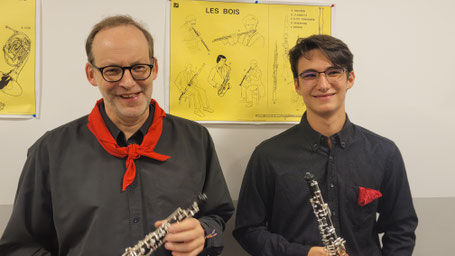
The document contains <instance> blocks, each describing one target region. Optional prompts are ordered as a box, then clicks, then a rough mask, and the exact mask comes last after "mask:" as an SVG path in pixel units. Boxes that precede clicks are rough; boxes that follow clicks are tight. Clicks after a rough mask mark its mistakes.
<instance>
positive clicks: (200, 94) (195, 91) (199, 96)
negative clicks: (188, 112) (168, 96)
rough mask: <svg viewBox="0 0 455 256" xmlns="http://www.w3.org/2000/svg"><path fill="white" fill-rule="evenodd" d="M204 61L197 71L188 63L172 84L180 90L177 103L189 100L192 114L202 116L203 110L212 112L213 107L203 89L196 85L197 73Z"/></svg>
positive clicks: (203, 114) (199, 71)
mask: <svg viewBox="0 0 455 256" xmlns="http://www.w3.org/2000/svg"><path fill="white" fill-rule="evenodd" d="M204 66H205V63H204V64H203V65H202V66H201V67H200V68H199V70H198V71H197V72H195V69H193V66H192V65H191V64H188V65H187V66H186V68H185V70H184V71H182V72H180V73H179V74H178V75H177V77H176V79H175V81H174V84H175V85H176V86H177V88H178V89H179V91H180V96H179V103H181V102H182V101H183V102H186V101H188V102H189V107H190V108H191V107H193V108H194V114H196V115H198V116H200V117H203V116H205V113H204V111H206V112H209V113H213V109H212V108H211V107H210V105H209V101H208V99H207V95H206V92H205V89H204V88H202V87H200V86H198V82H199V81H198V78H197V77H198V75H199V74H200V73H201V71H202V69H203V68H204Z"/></svg>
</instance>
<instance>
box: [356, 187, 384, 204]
mask: <svg viewBox="0 0 455 256" xmlns="http://www.w3.org/2000/svg"><path fill="white" fill-rule="evenodd" d="M381 196H382V194H381V192H380V191H378V190H375V189H371V188H364V187H359V199H358V204H359V205H360V206H365V205H367V204H369V203H371V202H373V201H374V200H376V199H378V198H380V197H381Z"/></svg>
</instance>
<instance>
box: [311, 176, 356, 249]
mask: <svg viewBox="0 0 455 256" xmlns="http://www.w3.org/2000/svg"><path fill="white" fill-rule="evenodd" d="M304 178H305V180H306V182H307V183H308V187H309V189H310V193H311V197H310V203H311V206H313V212H314V214H315V215H316V219H317V221H318V227H319V232H320V233H321V236H322V243H323V244H324V249H325V250H326V251H327V253H328V255H329V256H348V254H347V253H346V248H345V245H344V244H345V243H346V241H345V240H344V239H343V238H341V237H338V236H337V234H336V232H335V227H334V226H333V223H332V219H331V216H332V213H331V212H330V208H329V206H328V204H326V203H324V199H323V198H322V193H321V190H320V189H319V185H318V182H317V181H316V180H315V179H314V175H313V174H311V173H309V172H307V173H305V177H304Z"/></svg>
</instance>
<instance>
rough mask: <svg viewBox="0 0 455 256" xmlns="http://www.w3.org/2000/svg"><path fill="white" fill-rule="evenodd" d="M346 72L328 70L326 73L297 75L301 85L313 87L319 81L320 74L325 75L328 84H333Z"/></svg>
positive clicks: (335, 69)
mask: <svg viewBox="0 0 455 256" xmlns="http://www.w3.org/2000/svg"><path fill="white" fill-rule="evenodd" d="M345 71H346V70H345V69H344V68H329V69H327V70H326V71H322V72H318V71H306V72H302V73H300V74H299V76H300V78H301V79H302V80H303V83H305V84H307V85H314V84H316V83H317V81H319V78H320V77H321V74H325V77H326V79H327V81H328V82H329V83H334V82H337V81H339V80H340V79H341V78H342V77H343V74H344V72H345Z"/></svg>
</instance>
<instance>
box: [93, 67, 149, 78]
mask: <svg viewBox="0 0 455 256" xmlns="http://www.w3.org/2000/svg"><path fill="white" fill-rule="evenodd" d="M91 65H92V66H93V67H94V68H96V69H97V70H99V71H100V73H101V75H102V76H103V79H104V80H106V81H107V82H118V81H120V80H122V78H123V75H124V74H125V70H129V71H130V73H131V76H132V77H133V79H134V80H146V79H147V78H149V77H150V75H151V74H152V69H153V64H135V65H133V66H129V67H121V66H116V65H110V66H105V67H97V66H95V65H93V64H91Z"/></svg>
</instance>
